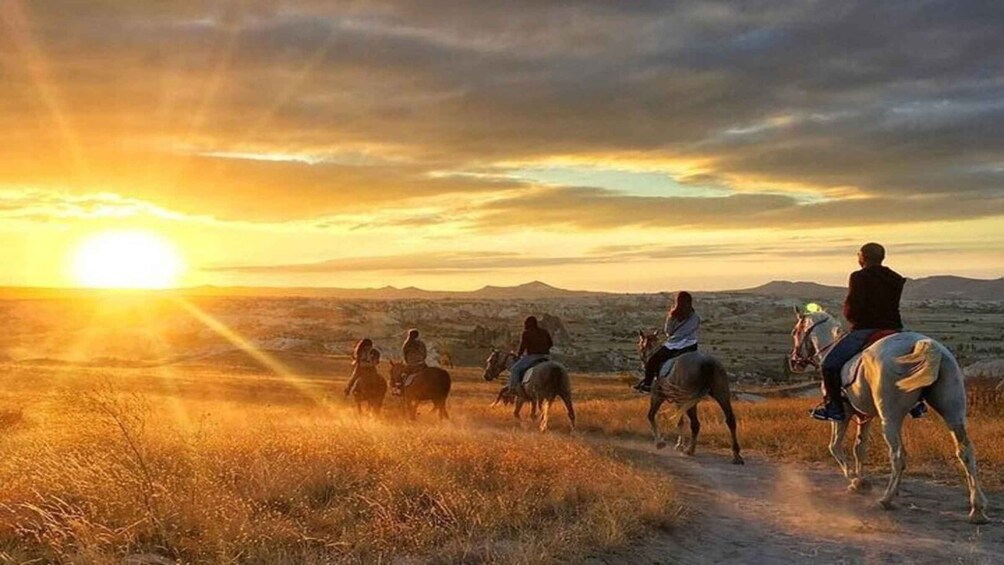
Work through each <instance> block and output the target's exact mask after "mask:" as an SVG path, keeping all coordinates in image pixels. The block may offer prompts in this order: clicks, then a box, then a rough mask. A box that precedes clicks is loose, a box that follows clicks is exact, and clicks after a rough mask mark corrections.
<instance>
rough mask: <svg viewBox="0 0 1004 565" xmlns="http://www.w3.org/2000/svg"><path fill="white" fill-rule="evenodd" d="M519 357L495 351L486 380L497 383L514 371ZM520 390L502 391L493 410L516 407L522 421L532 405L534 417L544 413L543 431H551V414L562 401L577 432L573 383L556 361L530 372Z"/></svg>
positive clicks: (510, 353)
mask: <svg viewBox="0 0 1004 565" xmlns="http://www.w3.org/2000/svg"><path fill="white" fill-rule="evenodd" d="M515 358H516V355H515V354H514V353H512V352H507V353H502V352H501V351H499V350H498V349H493V350H492V353H491V355H489V356H488V360H487V361H485V372H484V375H483V376H484V379H485V380H486V381H493V380H495V379H497V378H498V376H499V375H500V374H502V373H503V372H504V371H506V370H508V369H509V368H510V367H512V364H513V361H514V359H515ZM517 388H518V389H519V390H517V391H510V390H509V387H504V388H503V389H502V390H501V391H499V395H498V398H496V399H495V402H494V403H493V404H492V406H495V405H496V404H499V403H505V404H510V403H515V404H516V407H515V408H514V409H513V417H515V418H516V419H517V420H519V418H520V411H522V410H523V403H524V402H527V401H529V402H530V417H531V418H536V417H537V409H538V408H540V409H541V413H540V431H542V432H544V431H547V419H548V413H549V412H550V410H551V404H552V403H553V402H554V399H556V398H561V400H562V402H564V403H565V411H566V412H568V419H569V421H571V423H572V429H571V431H573V432H574V431H575V408H574V407H573V406H572V381H571V379H570V378H569V376H568V370H567V369H565V367H564V366H563V365H561V364H560V363H558V362H556V361H549V360H548V361H543V362H541V363H539V364H537V365H534V366H532V367H530V368H529V369H527V371H526V375H525V377H524V381H523V385H522V386H520V387H517Z"/></svg>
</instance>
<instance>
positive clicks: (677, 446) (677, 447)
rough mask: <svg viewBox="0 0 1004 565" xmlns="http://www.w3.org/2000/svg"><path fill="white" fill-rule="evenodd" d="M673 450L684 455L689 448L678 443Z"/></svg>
mask: <svg viewBox="0 0 1004 565" xmlns="http://www.w3.org/2000/svg"><path fill="white" fill-rule="evenodd" d="M673 449H675V450H677V451H679V452H680V453H683V452H684V451H686V450H687V446H686V445H683V444H682V443H678V444H676V446H675V447H674V448H673Z"/></svg>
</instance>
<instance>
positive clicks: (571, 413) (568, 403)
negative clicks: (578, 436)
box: [560, 391, 575, 433]
mask: <svg viewBox="0 0 1004 565" xmlns="http://www.w3.org/2000/svg"><path fill="white" fill-rule="evenodd" d="M560 396H561V401H562V402H564V403H565V412H567V413H568V421H569V422H570V423H571V426H572V427H571V429H570V430H569V433H574V432H575V408H574V407H573V406H572V393H571V392H567V391H566V392H563V393H561V395H560Z"/></svg>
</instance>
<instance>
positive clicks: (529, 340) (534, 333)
mask: <svg viewBox="0 0 1004 565" xmlns="http://www.w3.org/2000/svg"><path fill="white" fill-rule="evenodd" d="M553 346H554V341H553V340H552V339H551V334H550V332H548V331H547V330H545V329H544V328H542V327H540V326H539V325H538V324H537V318H536V317H534V316H527V317H526V319H525V320H523V335H521V336H520V338H519V349H517V350H516V357H517V359H516V362H515V363H513V364H512V367H511V368H510V369H509V391H510V392H511V393H515V392H516V391H517V390H518V388H519V386H520V384H521V383H522V382H523V375H524V374H525V373H526V371H527V369H529V368H530V367H531V366H533V365H534V364H536V363H538V362H540V361H543V360H544V359H547V357H548V355H550V353H551V347H553Z"/></svg>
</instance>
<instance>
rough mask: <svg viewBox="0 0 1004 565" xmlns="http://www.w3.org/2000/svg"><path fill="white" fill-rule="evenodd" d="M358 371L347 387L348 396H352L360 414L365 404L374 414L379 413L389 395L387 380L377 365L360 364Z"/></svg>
mask: <svg viewBox="0 0 1004 565" xmlns="http://www.w3.org/2000/svg"><path fill="white" fill-rule="evenodd" d="M356 371H357V374H356V377H355V379H353V380H352V381H351V383H350V385H349V387H347V388H346V389H345V394H346V396H352V399H353V400H354V401H355V403H356V410H357V411H358V412H359V413H360V414H362V413H363V407H364V406H366V407H368V408H369V410H370V412H372V413H373V414H379V413H380V409H381V408H382V407H383V399H384V397H385V396H386V395H387V380H386V379H384V378H383V377H382V376H380V373H378V372H377V370H376V367H369V366H360V367H357V368H356Z"/></svg>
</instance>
